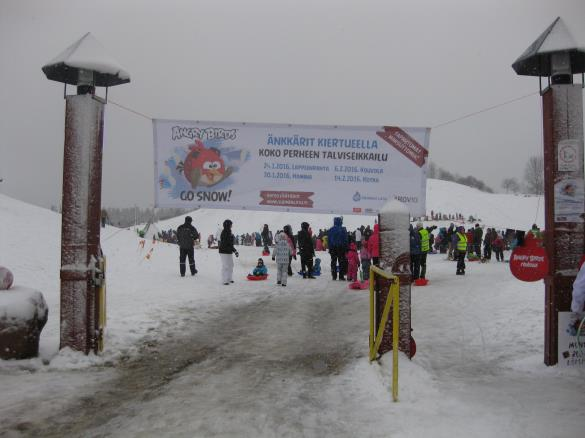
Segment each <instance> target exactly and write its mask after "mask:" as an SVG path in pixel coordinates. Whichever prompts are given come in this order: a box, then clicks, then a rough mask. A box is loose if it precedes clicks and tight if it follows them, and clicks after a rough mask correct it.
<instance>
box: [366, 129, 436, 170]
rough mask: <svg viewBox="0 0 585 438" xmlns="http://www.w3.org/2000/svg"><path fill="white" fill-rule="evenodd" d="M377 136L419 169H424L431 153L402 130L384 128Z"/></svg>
mask: <svg viewBox="0 0 585 438" xmlns="http://www.w3.org/2000/svg"><path fill="white" fill-rule="evenodd" d="M376 134H378V135H379V136H380V137H381V138H383V139H384V140H386V141H387V142H388V143H389V144H391V145H392V146H394V147H395V148H396V149H397V150H398V151H399V152H401V153H402V154H403V155H404V156H405V157H406V158H408V159H409V160H410V161H412V162H413V163H414V164H416V165H417V166H418V167H422V166H423V165H424V164H425V159H426V157H427V156H428V155H429V151H428V150H426V149H425V148H424V147H423V146H422V145H420V144H419V143H418V142H417V141H416V140H415V139H414V138H412V137H411V136H410V135H408V134H407V133H406V132H404V131H403V130H402V129H400V128H398V127H396V126H384V130H383V131H378V132H376Z"/></svg>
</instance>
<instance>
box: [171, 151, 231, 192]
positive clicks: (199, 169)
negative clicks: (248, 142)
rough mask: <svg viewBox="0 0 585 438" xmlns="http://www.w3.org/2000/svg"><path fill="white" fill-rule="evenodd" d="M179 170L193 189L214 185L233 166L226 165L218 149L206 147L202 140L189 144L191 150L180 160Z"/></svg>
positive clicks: (221, 179)
mask: <svg viewBox="0 0 585 438" xmlns="http://www.w3.org/2000/svg"><path fill="white" fill-rule="evenodd" d="M177 170H178V171H179V172H182V173H183V174H184V175H185V178H186V179H187V181H189V182H190V183H191V187H192V188H193V189H194V188H195V187H197V186H205V187H212V186H214V185H216V184H218V183H219V182H221V181H223V180H224V179H226V178H227V177H228V176H230V175H231V174H232V172H233V169H232V168H231V167H226V166H225V162H224V161H223V159H222V158H221V157H220V152H219V150H218V149H215V148H206V147H205V145H204V144H203V142H201V141H200V140H196V141H195V144H193V145H191V146H189V152H188V153H187V156H186V157H185V160H184V161H181V162H179V164H178V165H177Z"/></svg>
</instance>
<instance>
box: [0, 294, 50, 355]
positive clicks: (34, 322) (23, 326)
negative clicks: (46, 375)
mask: <svg viewBox="0 0 585 438" xmlns="http://www.w3.org/2000/svg"><path fill="white" fill-rule="evenodd" d="M48 313H49V311H48V308H47V303H46V302H45V299H44V297H43V294H42V293H41V292H39V291H37V290H34V289H29V288H26V287H21V286H16V287H14V288H12V289H11V290H9V291H5V292H3V293H1V294H0V358H2V359H25V358H30V357H34V356H37V355H38V351H39V337H40V334H41V330H42V329H43V327H44V326H45V324H46V322H47V318H48Z"/></svg>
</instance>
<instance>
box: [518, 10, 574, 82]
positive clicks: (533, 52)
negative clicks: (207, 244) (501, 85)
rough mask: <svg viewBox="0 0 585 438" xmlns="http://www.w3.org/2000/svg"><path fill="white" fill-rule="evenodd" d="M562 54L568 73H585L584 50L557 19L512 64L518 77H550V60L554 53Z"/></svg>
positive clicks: (561, 21)
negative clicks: (568, 69)
mask: <svg viewBox="0 0 585 438" xmlns="http://www.w3.org/2000/svg"><path fill="white" fill-rule="evenodd" d="M560 52H564V53H566V56H567V61H568V62H569V63H570V71H571V72H572V73H573V74H575V73H582V72H584V71H585V49H583V48H581V47H577V43H576V42H575V39H574V38H573V35H571V32H570V31H569V29H568V28H567V26H566V25H565V23H564V21H563V20H562V19H561V18H560V17H557V18H556V19H555V21H553V23H552V24H551V25H550V26H549V27H547V28H546V30H545V31H544V32H543V33H542V34H540V36H539V37H538V38H537V39H536V40H535V41H534V42H533V43H532V44H531V45H530V46H529V47H528V48H527V49H526V50H525V51H524V53H522V55H520V57H519V58H518V59H517V60H516V61H515V62H514V64H512V68H513V69H514V71H515V72H516V73H517V74H519V75H526V76H550V75H551V74H552V73H553V71H552V69H551V60H552V57H553V56H554V54H555V53H560Z"/></svg>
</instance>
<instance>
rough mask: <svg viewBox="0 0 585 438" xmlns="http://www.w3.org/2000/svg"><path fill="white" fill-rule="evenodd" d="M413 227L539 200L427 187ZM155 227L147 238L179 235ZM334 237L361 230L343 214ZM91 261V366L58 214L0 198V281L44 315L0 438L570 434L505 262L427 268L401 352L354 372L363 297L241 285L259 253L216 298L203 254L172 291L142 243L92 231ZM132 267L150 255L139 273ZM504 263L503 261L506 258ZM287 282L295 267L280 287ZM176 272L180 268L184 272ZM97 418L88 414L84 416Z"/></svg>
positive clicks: (574, 418)
mask: <svg viewBox="0 0 585 438" xmlns="http://www.w3.org/2000/svg"><path fill="white" fill-rule="evenodd" d="M427 193H428V197H427V211H428V212H430V210H431V209H432V210H434V211H435V212H443V213H445V214H447V213H451V214H454V213H462V214H463V215H464V216H465V217H467V216H468V215H473V216H474V217H479V218H480V219H481V223H482V225H483V226H486V227H492V226H494V227H496V228H498V229H502V228H516V229H529V228H530V226H531V225H532V223H534V222H536V223H537V224H539V225H541V226H542V200H539V199H538V198H536V197H523V196H514V195H500V194H494V195H491V194H485V193H481V192H479V191H477V190H474V189H469V188H467V187H463V186H459V185H457V184H454V183H447V182H443V181H435V180H430V181H428V189H427ZM191 216H192V217H193V223H194V225H195V226H196V227H197V228H198V230H199V231H200V232H201V233H202V235H203V236H206V235H208V234H215V231H216V229H217V227H218V225H221V223H222V222H223V220H225V219H227V218H230V219H232V220H233V221H234V231H235V232H236V233H246V232H252V231H260V229H261V227H262V225H263V224H265V223H266V224H268V225H269V226H270V228H271V229H272V230H273V231H275V230H276V229H282V227H283V226H284V225H286V224H291V225H292V226H293V228H294V229H295V230H298V229H299V227H300V223H301V222H302V221H307V222H309V223H310V224H311V226H312V229H313V230H317V229H319V228H328V227H330V226H331V225H332V222H333V215H315V214H302V213H295V214H287V213H272V212H251V211H229V210H198V211H195V212H193V213H192V214H191ZM183 220H184V217H178V218H175V219H171V220H168V221H164V222H161V223H158V224H157V225H158V227H159V228H160V229H161V230H167V229H168V228H171V227H172V228H176V227H177V226H178V225H179V224H181V223H183ZM344 223H345V224H346V226H348V229H355V228H356V227H357V226H358V225H361V224H364V225H370V226H372V225H373V224H374V218H373V217H364V216H345V217H344ZM102 246H103V249H104V253H105V255H106V256H107V262H108V264H107V265H108V269H107V273H106V277H107V311H108V326H107V330H106V338H105V351H104V352H103V353H102V354H101V355H99V356H96V355H93V354H92V355H89V356H84V355H83V354H80V353H77V352H72V351H70V350H67V349H65V350H62V351H59V350H58V346H59V268H60V266H59V261H60V216H59V215H57V214H55V213H53V212H51V211H48V210H44V209H41V208H37V207H34V206H30V205H27V204H24V203H22V202H20V201H16V200H14V199H11V198H8V197H6V196H3V195H0V265H2V266H6V267H7V268H9V269H10V270H12V272H13V273H14V277H15V279H16V284H17V285H18V284H26V285H27V287H31V288H34V289H37V290H42V291H43V294H44V296H45V300H46V302H47V305H48V307H49V320H48V322H47V325H46V327H45V329H44V330H43V333H42V336H41V343H40V357H39V358H38V359H32V360H22V361H0V387H1V388H2V397H0V418H2V419H3V421H2V423H1V425H0V435H4V434H6V435H7V436H23V435H24V436H40V435H44V436H86V437H97V436H110V437H132V436H143V437H158V436H194V437H209V436H222V437H228V436H229V437H232V436H233V437H274V436H291V437H292V436H294V437H296V436H306V437H333V436H335V437H336V438H339V437H355V436H368V437H388V436H392V437H422V436H425V437H426V436H428V437H449V438H451V437H471V436H473V437H486V438H488V437H490V438H491V437H495V436H503V437H543V438H545V437H547V438H548V437H570V436H585V421H584V419H583V408H582V407H583V406H584V405H585V379H584V377H585V373H584V370H583V369H570V368H561V367H546V366H545V365H544V364H543V357H544V353H543V350H544V339H543V334H544V285H543V283H542V282H537V283H523V282H520V281H518V280H516V279H515V278H514V277H513V276H512V275H511V274H510V271H509V267H508V264H507V263H501V262H500V263H498V262H496V261H495V260H492V261H491V262H490V263H485V264H478V263H472V262H468V263H467V264H468V266H467V269H466V275H465V276H456V275H455V270H456V268H455V264H454V263H453V262H452V261H448V260H446V259H445V257H444V255H441V254H431V255H429V256H428V268H427V278H428V279H429V281H430V282H429V285H428V286H425V287H418V288H417V287H413V289H412V327H413V336H414V338H415V339H416V341H417V354H416V356H415V357H414V358H413V360H412V361H410V360H408V359H407V358H405V357H404V356H403V355H400V364H399V366H400V367H399V401H398V403H393V402H392V397H391V381H392V377H391V362H392V360H391V355H388V354H387V355H385V356H383V358H382V359H381V361H379V362H372V363H370V362H369V361H368V360H367V356H368V334H369V296H368V293H367V292H364V291H352V290H350V289H348V287H347V283H343V282H340V281H332V280H331V275H330V268H329V256H328V255H327V254H326V253H324V252H318V253H317V256H318V257H320V258H321V259H322V275H321V276H320V277H319V278H317V279H316V280H303V279H302V278H301V277H300V276H299V275H297V274H295V275H294V276H293V277H290V278H289V281H288V284H287V287H286V288H284V287H280V286H277V285H276V284H275V283H276V282H275V279H274V274H275V265H274V262H272V261H271V260H270V258H269V257H265V258H264V260H265V263H266V265H267V266H268V270H269V274H270V277H269V279H268V280H267V281H246V280H245V276H246V274H247V273H249V272H251V270H252V269H253V267H254V266H255V265H256V261H257V259H258V257H260V252H261V249H260V248H256V247H238V251H239V253H240V257H239V258H238V259H235V270H234V279H235V280H236V282H235V283H234V284H232V285H229V286H223V285H222V284H221V280H220V261H219V256H218V253H217V250H208V249H207V248H205V245H203V246H204V248H203V249H196V250H195V260H196V264H197V269H198V271H199V272H198V274H197V275H196V276H195V277H191V276H189V275H187V277H185V278H181V277H180V276H179V266H178V262H179V260H178V259H179V251H178V249H177V246H176V245H171V244H164V243H160V242H157V243H153V242H152V240H148V241H146V242H145V243H144V246H142V245H141V244H140V239H138V238H137V236H136V233H135V232H134V231H133V230H120V229H117V228H113V227H106V228H105V229H102ZM147 256H148V257H147ZM508 257H509V253H507V252H506V258H508ZM299 269H300V263H299V261H298V260H297V261H293V271H295V272H296V271H298V270H299ZM187 271H188V270H187ZM96 406H97V407H99V409H98V410H99V414H98V415H96Z"/></svg>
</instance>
